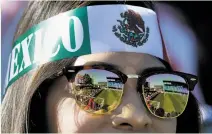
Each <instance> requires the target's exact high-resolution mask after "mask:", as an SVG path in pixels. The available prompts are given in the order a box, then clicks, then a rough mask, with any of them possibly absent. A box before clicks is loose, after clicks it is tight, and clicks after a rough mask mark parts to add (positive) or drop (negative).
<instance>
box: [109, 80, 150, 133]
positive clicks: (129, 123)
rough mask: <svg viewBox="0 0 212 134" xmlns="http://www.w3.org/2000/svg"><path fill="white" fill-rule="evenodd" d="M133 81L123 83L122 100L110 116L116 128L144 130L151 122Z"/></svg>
mask: <svg viewBox="0 0 212 134" xmlns="http://www.w3.org/2000/svg"><path fill="white" fill-rule="evenodd" d="M135 85H136V84H135V82H130V83H128V82H127V83H126V84H125V89H124V95H123V97H122V102H121V104H120V106H119V107H118V109H117V110H116V112H115V113H116V114H115V115H114V116H113V118H112V124H113V126H114V128H116V129H122V130H132V131H141V132H146V131H147V129H148V128H149V126H150V125H151V124H152V121H151V118H150V117H149V115H148V113H147V110H146V108H145V106H144V104H143V102H142V100H141V98H140V95H139V94H138V92H137V90H136V86H135Z"/></svg>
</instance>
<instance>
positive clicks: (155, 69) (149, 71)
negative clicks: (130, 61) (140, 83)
mask: <svg viewBox="0 0 212 134" xmlns="http://www.w3.org/2000/svg"><path fill="white" fill-rule="evenodd" d="M154 71H168V69H167V68H165V67H151V68H146V69H144V70H140V72H139V73H138V74H139V75H141V76H142V75H144V74H148V73H151V72H154Z"/></svg>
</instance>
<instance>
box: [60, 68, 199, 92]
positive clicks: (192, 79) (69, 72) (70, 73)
mask: <svg viewBox="0 0 212 134" xmlns="http://www.w3.org/2000/svg"><path fill="white" fill-rule="evenodd" d="M84 69H102V70H106V71H109V72H113V73H115V74H117V75H118V76H119V77H120V78H121V80H122V82H123V84H125V83H126V81H127V79H128V76H127V75H126V74H124V73H122V72H121V71H119V70H117V69H114V68H113V67H111V66H108V65H89V66H69V67H64V68H63V71H62V72H63V75H65V76H66V77H67V79H68V80H71V79H72V78H74V77H75V75H76V74H77V72H79V71H81V70H84ZM156 74H173V75H177V76H180V77H182V78H183V79H184V80H185V81H186V84H188V87H189V91H193V90H194V87H195V85H196V84H197V82H198V77H197V76H195V75H192V74H188V73H183V72H178V71H170V70H165V69H163V70H161V69H153V70H148V71H145V72H143V73H142V74H140V75H138V76H139V77H138V84H143V83H144V82H145V79H146V78H147V77H149V76H151V75H156Z"/></svg>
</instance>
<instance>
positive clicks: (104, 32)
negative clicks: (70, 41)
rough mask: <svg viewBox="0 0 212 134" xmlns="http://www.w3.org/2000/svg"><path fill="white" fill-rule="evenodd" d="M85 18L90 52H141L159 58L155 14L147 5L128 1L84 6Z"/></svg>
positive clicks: (160, 54)
mask: <svg viewBox="0 0 212 134" xmlns="http://www.w3.org/2000/svg"><path fill="white" fill-rule="evenodd" d="M121 14H122V15H124V14H126V15H127V16H126V17H123V16H121ZM127 17H128V19H129V20H127V19H126V18H127ZM88 22H89V32H90V41H91V51H92V53H97V52H111V51H114V52H120V51H124V52H138V53H139V52H141V53H148V54H151V55H154V56H156V57H159V58H163V51H162V41H161V36H160V32H159V28H158V22H157V16H156V13H155V12H154V11H152V10H150V9H147V8H143V7H137V6H130V5H116V6H114V5H104V6H95V8H94V7H92V6H91V7H88ZM121 23H123V24H124V25H125V27H123V26H121ZM113 28H114V30H116V31H115V32H113V31H112V30H113ZM119 28H120V29H121V30H123V31H122V32H121V31H120V29H119ZM115 34H117V36H115ZM139 35H140V38H139ZM118 36H119V37H118ZM133 37H136V38H133ZM121 39H123V40H122V41H121ZM133 40H134V41H133Z"/></svg>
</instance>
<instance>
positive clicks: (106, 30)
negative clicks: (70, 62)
mask: <svg viewBox="0 0 212 134" xmlns="http://www.w3.org/2000/svg"><path fill="white" fill-rule="evenodd" d="M101 52H137V53H147V54H150V55H153V56H156V57H159V58H161V59H163V51H162V41H161V36H160V32H159V27H158V22H157V16H156V13H155V12H154V11H152V10H150V9H146V8H143V7H137V6H129V5H120V4H118V5H99V6H88V7H83V8H77V9H74V10H71V11H68V12H65V13H61V14H59V15H56V16H54V17H52V18H49V19H47V20H45V21H43V22H41V23H39V24H37V25H35V26H33V27H32V28H30V29H29V30H28V31H27V32H26V33H24V34H23V35H21V36H20V37H19V38H18V39H17V40H16V41H15V43H14V45H13V49H12V52H11V54H10V60H9V64H8V72H7V79H6V86H7V87H8V86H9V85H11V84H12V83H13V82H14V81H16V80H17V79H19V78H20V77H21V76H22V75H24V74H25V73H27V72H29V71H30V70H31V69H33V68H35V67H36V66H38V65H41V64H44V63H46V62H49V61H56V60H61V59H64V58H72V57H74V56H81V55H86V54H93V53H101Z"/></svg>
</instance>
